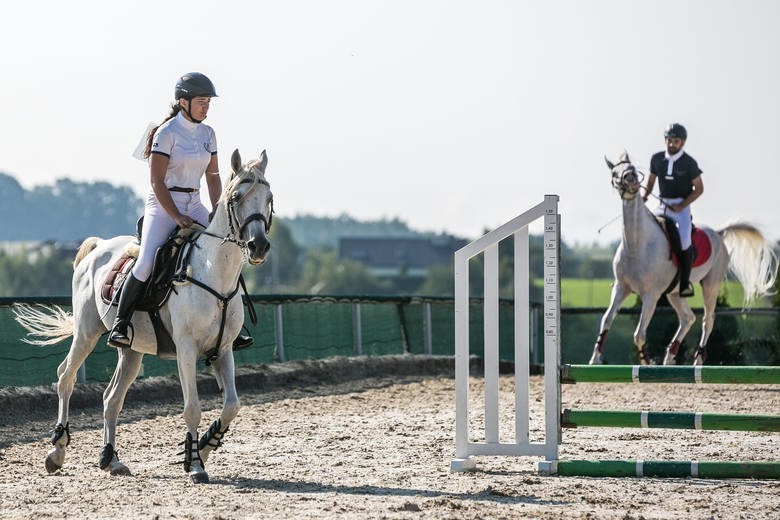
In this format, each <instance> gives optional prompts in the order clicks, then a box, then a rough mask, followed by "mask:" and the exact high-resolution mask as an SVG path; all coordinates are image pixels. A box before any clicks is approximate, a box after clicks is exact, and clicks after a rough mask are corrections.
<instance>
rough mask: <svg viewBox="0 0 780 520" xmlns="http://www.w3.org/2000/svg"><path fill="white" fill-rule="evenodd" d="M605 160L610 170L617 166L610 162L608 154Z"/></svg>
mask: <svg viewBox="0 0 780 520" xmlns="http://www.w3.org/2000/svg"><path fill="white" fill-rule="evenodd" d="M604 160H605V161H607V168H609V169H610V170H611V169H612V168H614V167H615V165H614V164H612V163H611V162H609V159H607V156H606V155H605V156H604Z"/></svg>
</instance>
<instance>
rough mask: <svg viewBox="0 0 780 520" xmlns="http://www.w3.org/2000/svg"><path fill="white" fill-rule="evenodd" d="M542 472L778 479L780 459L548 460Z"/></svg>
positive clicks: (586, 475)
mask: <svg viewBox="0 0 780 520" xmlns="http://www.w3.org/2000/svg"><path fill="white" fill-rule="evenodd" d="M545 474H547V475H561V476H572V477H577V476H579V477H661V478H686V477H693V478H716V479H725V478H743V479H754V478H755V479H758V478H761V479H780V462H746V461H745V462H710V461H695V460H693V461H675V460H657V461H653V460H559V461H549V462H548V463H547V465H546V466H545Z"/></svg>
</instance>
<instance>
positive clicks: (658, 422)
mask: <svg viewBox="0 0 780 520" xmlns="http://www.w3.org/2000/svg"><path fill="white" fill-rule="evenodd" d="M561 426H563V427H564V428H578V427H583V426H588V427H590V426H595V427H605V428H674V429H678V430H729V431H745V432H778V431H780V416H777V415H740V414H727V413H701V412H651V411H625V410H569V409H566V410H564V411H563V413H562V414H561Z"/></svg>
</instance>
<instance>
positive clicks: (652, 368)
mask: <svg viewBox="0 0 780 520" xmlns="http://www.w3.org/2000/svg"><path fill="white" fill-rule="evenodd" d="M561 383H717V384H766V385H777V384H780V366H777V367H774V366H740V367H736V366H657V365H563V366H562V367H561Z"/></svg>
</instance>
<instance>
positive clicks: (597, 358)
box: [588, 353, 601, 365]
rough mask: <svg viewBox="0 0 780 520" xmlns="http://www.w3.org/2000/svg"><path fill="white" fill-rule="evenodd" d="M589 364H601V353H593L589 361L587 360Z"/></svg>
mask: <svg viewBox="0 0 780 520" xmlns="http://www.w3.org/2000/svg"><path fill="white" fill-rule="evenodd" d="M588 364H589V365H600V364H601V355H600V354H596V353H594V354H593V355H592V356H591V357H590V361H588Z"/></svg>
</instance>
